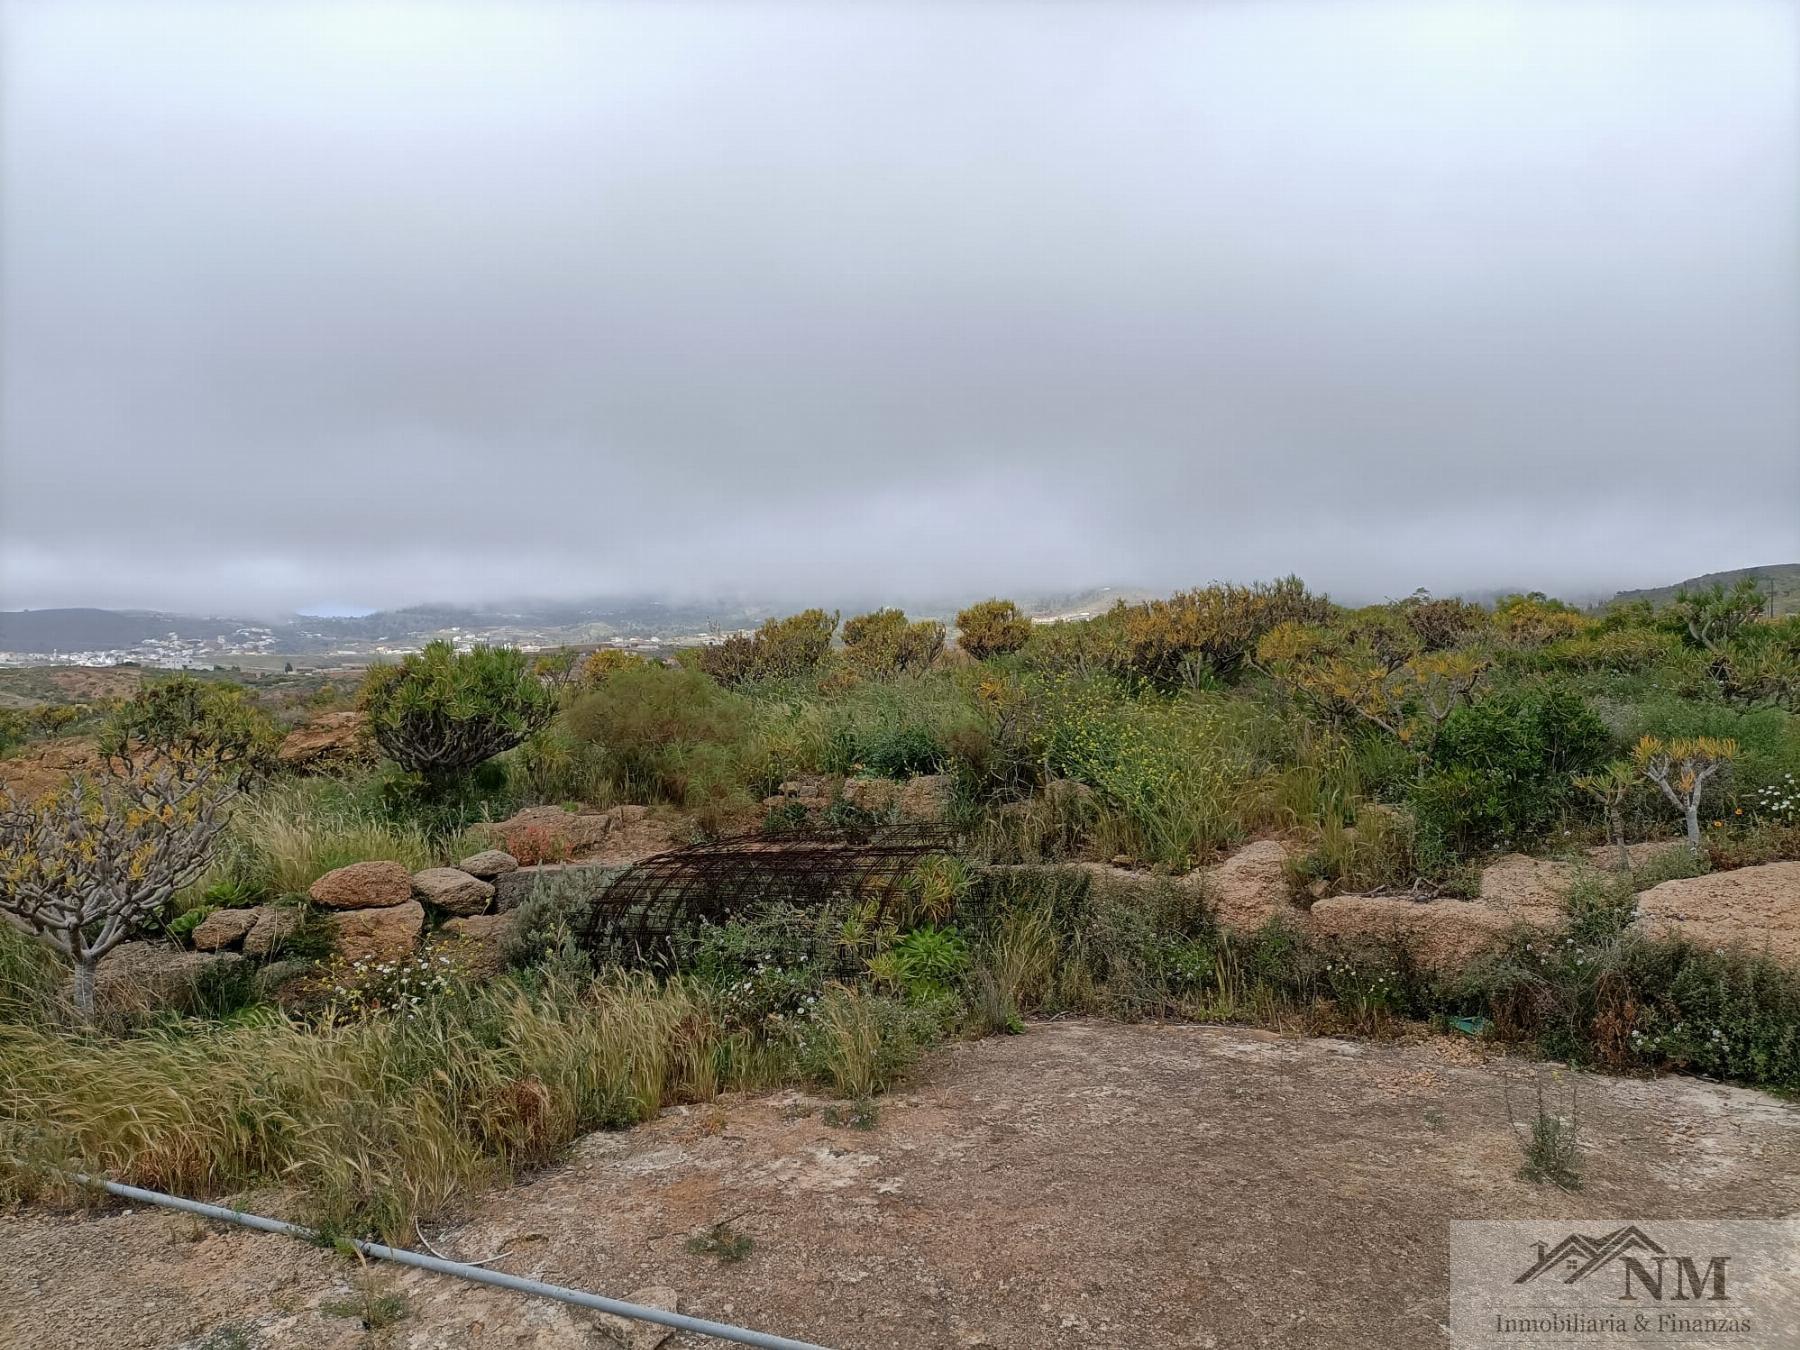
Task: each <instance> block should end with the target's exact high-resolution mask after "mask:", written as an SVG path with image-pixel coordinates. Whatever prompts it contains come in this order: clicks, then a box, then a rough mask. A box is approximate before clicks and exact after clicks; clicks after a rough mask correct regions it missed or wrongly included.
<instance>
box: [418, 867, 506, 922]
mask: <svg viewBox="0 0 1800 1350" xmlns="http://www.w3.org/2000/svg"><path fill="white" fill-rule="evenodd" d="M412 893H413V895H414V897H415V898H417V899H419V900H423V901H424V902H425V903H426V904H428V905H435V906H436V907H437V908H439V909H441V910H443V911H445V912H446V913H448V914H480V913H481V912H482V911H483V910H485V909H486V908H487V907H488V905H489V904H490V903H492V901H493V899H494V888H493V887H492V886H490V885H489V884H488V883H487V882H485V881H483V880H482V879H481V878H480V877H472V876H470V875H469V874H468V873H467V872H464V871H462V870H460V869H459V868H455V867H428V868H426V869H425V870H424V871H423V872H414V873H413V875H412Z"/></svg>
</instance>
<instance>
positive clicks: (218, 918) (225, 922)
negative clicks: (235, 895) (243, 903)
mask: <svg viewBox="0 0 1800 1350" xmlns="http://www.w3.org/2000/svg"><path fill="white" fill-rule="evenodd" d="M254 927H256V911H255V910H253V909H220V910H214V911H213V912H212V913H211V914H208V915H207V916H206V917H205V918H204V919H202V920H201V921H200V922H199V924H198V925H197V926H196V927H195V929H194V933H193V939H194V950H195V951H198V952H218V951H224V950H225V949H226V948H228V947H235V946H237V944H238V943H240V942H242V941H243V940H244V939H245V937H247V936H248V935H249V933H250V930H251V929H252V928H254Z"/></svg>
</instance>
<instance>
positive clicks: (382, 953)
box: [326, 900, 425, 961]
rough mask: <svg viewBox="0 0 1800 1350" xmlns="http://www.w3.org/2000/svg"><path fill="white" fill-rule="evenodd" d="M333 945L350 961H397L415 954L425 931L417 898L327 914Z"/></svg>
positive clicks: (423, 911)
mask: <svg viewBox="0 0 1800 1350" xmlns="http://www.w3.org/2000/svg"><path fill="white" fill-rule="evenodd" d="M326 922H327V923H329V924H330V925H331V938H332V945H333V946H335V947H336V948H337V950H338V953H339V954H340V955H341V956H343V957H344V958H345V959H346V960H348V961H398V960H404V959H405V958H406V957H408V956H410V955H412V952H413V949H414V948H415V947H416V946H417V945H418V942H419V934H420V933H422V932H423V931H424V930H425V907H424V906H423V905H421V904H420V903H419V902H418V901H417V900H408V901H407V902H406V903H405V904H400V905H388V906H386V907H384V908H381V909H351V910H345V911H344V912H342V913H339V914H332V915H330V916H328V918H327V920H326Z"/></svg>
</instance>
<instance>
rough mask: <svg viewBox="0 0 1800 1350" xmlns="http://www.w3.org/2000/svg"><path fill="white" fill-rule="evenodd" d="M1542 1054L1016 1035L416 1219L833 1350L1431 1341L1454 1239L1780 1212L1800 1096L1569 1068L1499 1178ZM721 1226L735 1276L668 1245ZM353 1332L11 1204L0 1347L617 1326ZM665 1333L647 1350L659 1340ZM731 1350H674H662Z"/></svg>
mask: <svg viewBox="0 0 1800 1350" xmlns="http://www.w3.org/2000/svg"><path fill="white" fill-rule="evenodd" d="M1553 1072H1557V1071H1554V1070H1552V1068H1551V1067H1550V1066H1545V1065H1540V1064H1532V1063H1528V1062H1523V1061H1516V1060H1512V1061H1492V1062H1487V1063H1483V1062H1481V1059H1480V1056H1479V1054H1478V1053H1477V1052H1476V1050H1475V1048H1474V1047H1473V1046H1472V1045H1471V1044H1469V1043H1468V1042H1465V1041H1455V1040H1441V1039H1437V1040H1425V1041H1413V1042H1405V1043H1394V1042H1387V1043H1369V1042H1348V1041H1338V1040H1320V1039H1314V1040H1306V1039H1297V1038H1287V1037H1282V1036H1277V1035H1275V1034H1273V1033H1267V1032H1258V1031H1250V1030H1243V1029H1234V1028H1209V1027H1177V1026H1121V1025H1115V1024H1106V1023H1091V1022H1065V1023H1056V1024H1041V1025H1034V1026H1032V1027H1031V1028H1030V1030H1029V1032H1028V1033H1027V1034H1026V1035H1024V1036H1020V1037H1013V1038H998V1039H991V1040H986V1041H981V1042H975V1043H967V1044H959V1045H956V1046H953V1047H951V1048H949V1049H947V1050H945V1051H942V1052H940V1053H939V1054H937V1055H936V1056H935V1057H934V1058H933V1059H932V1060H931V1061H930V1062H928V1063H927V1064H926V1065H925V1066H924V1067H923V1068H922V1069H921V1070H920V1071H919V1072H918V1073H917V1074H916V1075H915V1077H914V1078H913V1080H912V1081H911V1083H910V1084H909V1086H908V1087H907V1089H906V1090H905V1091H902V1092H900V1093H897V1094H896V1095H894V1096H893V1097H891V1098H890V1099H888V1100H887V1101H885V1102H884V1103H883V1106H882V1109H881V1113H880V1117H879V1120H878V1122H877V1123H876V1125H875V1126H874V1128H872V1129H868V1130H859V1129H854V1128H848V1127H845V1126H833V1125H831V1124H828V1123H827V1122H826V1119H825V1112H824V1108H825V1107H826V1105H827V1104H826V1103H824V1102H821V1101H819V1100H817V1099H814V1098H809V1097H803V1096H797V1095H795V1094H791V1093H787V1094H778V1095H772V1096H766V1097H758V1098H751V1099H731V1100H727V1101H724V1102H721V1103H718V1104H717V1105H708V1106H698V1107H689V1108H681V1109H677V1110H672V1111H669V1112H665V1113H664V1114H663V1115H662V1116H661V1117H660V1118H658V1119H657V1120H655V1121H653V1122H651V1123H650V1124H648V1125H645V1126H642V1127H640V1128H638V1129H634V1130H631V1131H627V1132H625V1133H621V1134H612V1135H593V1136H589V1137H588V1138H587V1139H585V1140H583V1141H581V1142H580V1143H579V1144H578V1145H577V1146H576V1147H575V1148H574V1150H573V1151H572V1153H571V1155H570V1157H569V1159H568V1161H567V1162H566V1164H564V1165H562V1166H560V1167H557V1168H553V1169H550V1170H548V1171H546V1172H544V1173H542V1174H540V1175H538V1176H536V1177H535V1178H533V1179H532V1180H530V1181H529V1182H527V1183H525V1184H521V1185H518V1186H515V1187H512V1188H510V1189H508V1190H506V1191H503V1192H499V1193H496V1194H493V1195H490V1196H488V1197H487V1198H486V1199H484V1200H482V1201H480V1202H478V1203H476V1204H475V1205H474V1206H473V1207H472V1208H471V1211H470V1212H469V1214H468V1215H467V1216H466V1218H465V1220H464V1221H463V1222H462V1223H460V1224H459V1225H456V1226H452V1227H448V1228H444V1229H442V1230H427V1236H429V1237H430V1238H431V1240H432V1242H433V1243H434V1245H436V1246H437V1247H438V1248H439V1249H440V1250H442V1251H443V1252H445V1253H446V1254H447V1255H453V1256H457V1257H460V1258H464V1259H468V1258H475V1257H482V1256H487V1255H488V1254H490V1253H492V1252H494V1251H496V1250H498V1249H500V1248H502V1247H509V1254H508V1255H507V1256H505V1257H504V1258H503V1259H502V1260H500V1261H499V1262H497V1263H496V1265H497V1267H498V1268H500V1269H504V1270H507V1271H510V1272H513V1273H516V1274H522V1275H529V1276H534V1277H537V1278H540V1279H546V1280H551V1281H555V1282H559V1283H565V1284H571V1285H576V1286H579V1287H582V1288H585V1289H589V1290H592V1291H595V1292H600V1293H607V1294H611V1295H613V1296H615V1297H627V1296H629V1295H630V1294H632V1293H633V1292H634V1291H637V1290H640V1289H643V1288H644V1287H645V1286H650V1285H665V1286H670V1287H672V1288H673V1289H674V1290H676V1291H679V1294H680V1296H681V1308H682V1310H683V1311H685V1312H690V1313H694V1314H697V1315H699V1316H705V1317H713V1318H718V1319H722V1320H725V1321H731V1322H736V1323H739V1324H741V1325H748V1326H752V1327H757V1328H760V1329H763V1330H768V1331H774V1332H779V1333H782V1334H785V1335H789V1336H795V1337H799V1338H801V1339H806V1340H812V1341H817V1342H819V1343H821V1344H824V1345H828V1346H834V1347H927V1346H933V1347H935V1346H993V1347H1018V1348H1019V1350H1039V1348H1049V1347H1085V1346H1120V1347H1126V1346H1130V1347H1206V1346H1214V1347H1233V1348H1235V1347H1241V1346H1256V1345H1277V1344H1279V1345H1282V1346H1301V1347H1345V1346H1371V1347H1374V1346H1380V1347H1410V1346H1440V1345H1442V1344H1444V1334H1443V1332H1442V1331H1441V1329H1440V1323H1441V1322H1442V1320H1443V1318H1444V1316H1445V1313H1446V1308H1445V1278H1446V1270H1447V1254H1446V1243H1447V1230H1446V1222H1447V1221H1448V1220H1451V1219H1457V1218H1488V1219H1494V1218H1552V1217H1554V1218H1571V1219H1574V1218H1608V1217H1629V1218H1657V1217H1687V1218H1718V1217H1742V1218H1750V1217H1781V1216H1791V1215H1795V1214H1796V1213H1800V1107H1795V1106H1793V1105H1790V1104H1787V1103H1784V1102H1781V1101H1778V1100H1776V1099H1774V1098H1772V1097H1769V1096H1767V1095H1764V1094H1761V1093H1756V1092H1752V1091H1747V1090H1743V1089H1738V1088H1729V1087H1722V1086H1719V1085H1717V1084H1712V1083H1706V1082H1700V1081H1696V1080H1691V1079H1681V1078H1664V1079H1660V1080H1656V1081H1638V1080H1631V1079H1621V1078H1605V1077H1597V1076H1590V1075H1585V1074H1569V1073H1566V1072H1561V1073H1559V1074H1558V1077H1557V1079H1556V1091H1557V1092H1558V1094H1559V1095H1560V1094H1563V1093H1566V1090H1567V1087H1568V1085H1569V1084H1570V1083H1574V1084H1576V1085H1577V1088H1578V1100H1579V1107H1580V1115H1581V1129H1582V1143H1583V1157H1582V1166H1583V1180H1584V1182H1585V1185H1584V1188H1583V1189H1582V1190H1580V1191H1579V1192H1575V1193H1564V1192H1561V1191H1557V1190H1554V1189H1549V1188H1544V1187H1539V1186H1534V1185H1531V1184H1528V1183H1526V1182H1523V1181H1521V1180H1519V1179H1518V1177H1517V1172H1518V1168H1519V1164H1520V1151H1519V1146H1518V1143H1517V1140H1516V1136H1515V1132H1514V1127H1513V1126H1512V1124H1511V1123H1509V1119H1508V1106H1507V1102H1506V1085H1507V1084H1508V1083H1509V1082H1510V1083H1511V1084H1512V1085H1513V1086H1512V1093H1511V1095H1512V1099H1513V1107H1514V1109H1515V1110H1516V1111H1517V1113H1518V1114H1519V1115H1520V1116H1521V1117H1523V1116H1524V1115H1525V1114H1526V1113H1527V1112H1528V1111H1530V1110H1534V1109H1535V1101H1536V1098H1535V1091H1534V1089H1533V1088H1532V1087H1531V1084H1532V1082H1533V1080H1534V1077H1535V1076H1537V1075H1544V1076H1546V1077H1548V1076H1549V1075H1551V1074H1552V1073H1553ZM721 1220H727V1221H729V1222H730V1224H731V1227H732V1228H733V1229H735V1230H736V1231H737V1232H740V1233H743V1234H745V1235H748V1236H749V1237H750V1238H751V1239H752V1240H753V1242H754V1246H753V1247H752V1248H751V1249H750V1251H749V1252H748V1254H747V1255H745V1256H744V1257H743V1259H741V1260H739V1261H737V1262H735V1263H727V1262H723V1261H721V1260H719V1259H718V1258H717V1257H716V1256H712V1255H704V1254H696V1253H693V1252H691V1251H689V1250H688V1247H687V1244H688V1241H689V1239H690V1238H692V1237H693V1236H694V1235H695V1234H696V1233H699V1232H701V1231H703V1230H705V1229H706V1228H707V1227H708V1226H710V1225H712V1224H715V1223H717V1222H719V1221H721ZM373 1274H374V1277H375V1278H376V1280H377V1281H378V1283H379V1288H380V1289H382V1290H385V1291H392V1292H394V1293H397V1294H399V1295H401V1296H403V1297H404V1298H405V1300H406V1303H407V1307H408V1311H407V1314H406V1315H405V1316H404V1317H403V1318H401V1319H400V1320H398V1321H396V1322H394V1323H393V1324H392V1325H390V1326H387V1327H385V1328H383V1329H378V1330H365V1329H364V1327H363V1326H362V1324H361V1323H360V1322H359V1321H358V1320H357V1319H356V1317H355V1316H354V1315H352V1316H345V1315H343V1312H344V1311H345V1310H344V1309H343V1308H341V1307H339V1309H338V1311H337V1312H336V1313H333V1312H331V1311H328V1308H327V1305H335V1304H338V1303H340V1302H341V1301H343V1300H345V1299H346V1298H347V1297H349V1291H350V1289H351V1281H352V1278H353V1277H355V1276H356V1267H355V1265H354V1264H353V1263H350V1262H348V1261H346V1260H345V1259H343V1258H341V1257H337V1256H333V1255H331V1254H328V1253H326V1252H323V1251H320V1250H317V1249H314V1248H311V1247H307V1246H304V1245H302V1244H299V1243H295V1242H292V1241H289V1240H286V1239H283V1238H278V1237H266V1236H261V1235H256V1234H251V1233H248V1232H245V1231H242V1230H237V1229H226V1228H222V1227H221V1228H212V1227H209V1226H206V1225H202V1224H199V1223H197V1222H195V1221H193V1220H190V1219H188V1218H185V1217H182V1216H176V1215H170V1214H166V1213H162V1212H154V1211H147V1210H144V1209H139V1210H137V1211H136V1212H125V1211H123V1210H122V1209H120V1208H117V1207H115V1208H113V1209H110V1210H103V1211H98V1212H94V1213H89V1214H76V1215H51V1214H44V1213H39V1212H26V1213H19V1214H13V1215H10V1216H7V1217H5V1218H3V1219H0V1344H4V1345H7V1346H15V1347H21V1348H23V1347H68V1346H90V1345H91V1346H108V1347H118V1348H120V1350H124V1348H126V1347H134V1348H135V1347H169V1346H188V1347H199V1346H206V1347H208V1350H215V1348H216V1350H242V1348H243V1347H267V1348H270V1350H275V1348H279V1350H289V1348H293V1350H298V1348H299V1347H307V1348H308V1350H311V1348H312V1347H325V1348H328V1350H339V1348H340V1347H341V1348H344V1350H348V1347H353V1346H365V1345H366V1346H391V1347H395V1348H396V1350H424V1348H425V1347H443V1348H444V1350H464V1348H465V1347H509V1348H512V1347H519V1348H529V1350H564V1348H569V1350H573V1348H574V1347H605V1346H609V1345H615V1344H628V1343H629V1342H621V1341H614V1340H613V1339H611V1338H610V1336H609V1334H608V1333H606V1332H604V1331H602V1330H599V1329H597V1328H596V1327H595V1326H594V1324H593V1323H592V1322H591V1321H590V1320H589V1319H588V1317H587V1316H586V1315H585V1314H581V1313H577V1312H573V1311H571V1310H569V1309H567V1308H564V1307H562V1306H560V1305H557V1304H552V1303H549V1302H545V1301H542V1300H536V1299H526V1298H521V1297H518V1296H516V1295H512V1294H507V1293H503V1292H501V1291H498V1290H492V1289H486V1288H480V1287H476V1286H471V1285H466V1284H462V1283H460V1282H456V1281H452V1280H448V1279H443V1278H441V1277H436V1276H428V1275H424V1274H420V1273H415V1272H405V1271H395V1270H391V1269H390V1270H385V1271H376V1272H373ZM653 1341H654V1335H652V1336H650V1337H649V1338H648V1339H645V1340H643V1341H640V1342H638V1343H637V1344H640V1345H647V1344H651V1343H653ZM704 1344H716V1343H715V1342H706V1341H702V1340H700V1339H698V1338H693V1337H689V1336H676V1337H674V1338H673V1339H671V1340H670V1341H668V1342H667V1345H668V1346H669V1347H677V1346H700V1345H704Z"/></svg>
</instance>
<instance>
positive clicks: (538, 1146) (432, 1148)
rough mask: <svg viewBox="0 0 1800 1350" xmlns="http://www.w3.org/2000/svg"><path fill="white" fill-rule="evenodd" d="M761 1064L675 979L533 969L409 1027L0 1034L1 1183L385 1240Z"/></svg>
mask: <svg viewBox="0 0 1800 1350" xmlns="http://www.w3.org/2000/svg"><path fill="white" fill-rule="evenodd" d="M775 1071H776V1066H775V1065H774V1064H773V1063H772V1062H771V1061H770V1059H769V1057H768V1056H766V1055H764V1054H762V1053H759V1052H758V1050H757V1049H756V1048H755V1047H754V1046H752V1045H751V1044H750V1041H749V1038H748V1036H747V1035H746V1034H744V1033H732V1032H729V1031H727V1030H726V1029H724V1028H723V1027H722V1026H721V1025H720V1023H719V1021H718V1019H717V1018H716V1017H715V1016H714V1014H713V1011H712V1009H711V1006H710V1004H709V1000H708V999H707V997H706V996H705V994H704V993H703V992H702V991H700V990H699V989H698V988H696V987H695V986H692V985H690V984H687V983H685V982H681V981H675V982H671V983H668V984H664V985H658V984H656V983H654V982H652V981H649V980H643V979H621V980H609V981H600V982H591V981H588V980H584V979H577V978H574V977H570V976H562V975H557V974H541V975H539V976H537V977H536V978H534V979H531V980H529V981H520V980H512V979H508V980H502V981H499V982H496V983H493V984H490V985H486V986H482V987H479V988H473V989H466V990H460V991H458V992H456V993H454V994H453V995H452V996H449V997H447V998H446V999H445V1000H444V1001H443V1002H442V1003H440V1004H438V1005H435V1006H431V1007H428V1008H427V1009H426V1010H424V1011H423V1012H422V1013H420V1014H418V1015H415V1016H413V1017H410V1018H400V1017H394V1016H387V1017H382V1018H378V1019H374V1020H370V1021H366V1022H360V1023H354V1024H349V1025H335V1026H333V1025H327V1026H322V1027H320V1026H313V1027H307V1026H300V1025H296V1024H294V1023H291V1022H289V1021H288V1020H287V1019H285V1018H283V1017H279V1016H276V1015H273V1014H270V1015H265V1016H252V1017H250V1018H247V1019H245V1020H241V1021H238V1022H236V1023H231V1024H223V1025H220V1024H210V1025H202V1026H200V1027H198V1028H195V1027H192V1026H189V1027H187V1028H183V1029H175V1030H169V1031H166V1032H162V1033H150V1034H146V1035H142V1036H139V1037H136V1038H133V1039H129V1040H109V1039H105V1038H101V1037H98V1036H93V1035H87V1034H82V1033H74V1032H67V1031H60V1030H56V1029H52V1028H47V1027H36V1026H30V1025H23V1024H0V1154H3V1155H4V1156H5V1158H7V1159H9V1160H13V1161H9V1162H0V1189H10V1190H12V1191H13V1192H14V1193H16V1194H17V1193H23V1194H30V1193H34V1192H36V1191H39V1190H41V1189H42V1188H43V1185H44V1179H43V1172H42V1170H41V1169H42V1168H44V1167H55V1168H67V1169H73V1170H81V1171H85V1172H89V1173H96V1174H104V1175H107V1176H110V1177H113V1178H116V1179H118V1180H122V1181H127V1182H132V1183H135V1184H139V1185H144V1186H150V1187H153V1188H157V1189H162V1190H168V1191H173V1192H176V1193H179V1194H184V1195H207V1194H218V1193H222V1192H231V1191H235V1190H240V1189H243V1188H245V1187H251V1186H257V1185H265V1184H275V1183H282V1184H286V1185H289V1186H292V1187H294V1188H296V1190H297V1195H298V1207H297V1209H296V1213H297V1215H298V1216H299V1217H302V1218H304V1219H306V1220H308V1221H310V1222H312V1223H315V1224H318V1225H320V1226H322V1227H323V1228H324V1229H326V1230H327V1231H338V1232H342V1231H358V1232H369V1231H372V1232H376V1233H379V1234H381V1235H383V1236H385V1237H388V1238H390V1239H392V1238H397V1237H400V1236H402V1235H403V1234H405V1233H406V1231H407V1230H408V1228H409V1226H410V1225H411V1223H412V1222H413V1221H414V1220H415V1219H416V1218H418V1217H420V1216H423V1215H429V1214H432V1213H434V1212H436V1211H439V1210H441V1209H443V1208H444V1207H446V1206H447V1205H449V1204H450V1203H451V1202H452V1201H453V1200H455V1199H456V1198H458V1197H459V1196H463V1195H467V1194H469V1193H470V1192H472V1191H474V1190H477V1189H479V1188H481V1187H483V1186H487V1185H491V1184H494V1183H496V1182H499V1181H502V1180H504V1179H506V1178H507V1177H509V1176H511V1175H514V1174H515V1173H516V1172H517V1171H518V1170H519V1169H521V1168H525V1167H530V1166H535V1165H538V1164H541V1163H543V1162H545V1161H547V1160H549V1159H551V1158H553V1157H554V1156H555V1155H556V1153H557V1152H558V1151H559V1150H560V1149H561V1148H562V1147H563V1146H564V1145H565V1144H567V1143H568V1142H569V1141H570V1140H571V1139H573V1138H574V1137H576V1136H577V1135H578V1134H581V1133H583V1132H585V1131H588V1130H593V1129H598V1128H605V1127H616V1126H622V1125H626V1124H629V1123H632V1122H634V1121H638V1120H642V1119H644V1118H645V1117H647V1116H648V1115H650V1114H652V1113H653V1112H655V1111H656V1110H657V1109H658V1108H659V1107H661V1106H662V1105H664V1104H666V1103H669V1102H674V1101H686V1100H702V1099H705V1098H708V1097H710V1096H712V1095H713V1094H714V1093H716V1092H717V1091H719V1090H720V1089H721V1088H724V1087H728V1086H730V1087H737V1086H750V1085H753V1084H755V1083H758V1082H764V1081H769V1080H770V1078H771V1077H772V1076H773V1075H774V1073H775Z"/></svg>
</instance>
